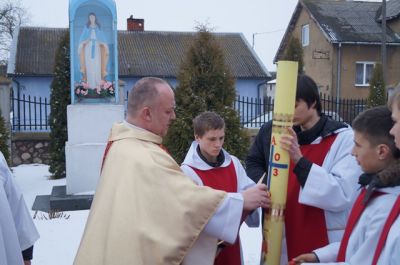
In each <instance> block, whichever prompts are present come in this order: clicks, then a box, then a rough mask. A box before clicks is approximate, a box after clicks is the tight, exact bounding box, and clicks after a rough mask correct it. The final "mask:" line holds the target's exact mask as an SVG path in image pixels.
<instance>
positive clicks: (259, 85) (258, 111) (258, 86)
mask: <svg viewBox="0 0 400 265" xmlns="http://www.w3.org/2000/svg"><path fill="white" fill-rule="evenodd" d="M267 83H268V80H265V81H262V82H261V83H259V84H257V98H258V99H260V101H261V92H260V90H261V86H262V85H265V84H267ZM261 105H262V104H260V109H258V110H257V115H259V114H262V107H261Z"/></svg>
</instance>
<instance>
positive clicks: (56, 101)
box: [49, 32, 71, 178]
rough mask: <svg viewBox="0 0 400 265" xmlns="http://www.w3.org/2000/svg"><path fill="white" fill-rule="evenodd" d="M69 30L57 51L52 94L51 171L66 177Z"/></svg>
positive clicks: (50, 122)
mask: <svg viewBox="0 0 400 265" xmlns="http://www.w3.org/2000/svg"><path fill="white" fill-rule="evenodd" d="M69 53H70V49H69V32H67V33H66V34H65V36H64V37H63V38H62V39H61V41H60V44H59V46H58V49H57V53H56V64H55V67H54V79H53V81H52V83H51V96H50V107H51V113H50V118H49V119H50V120H49V124H50V128H51V132H50V145H49V149H50V169H49V170H50V172H51V173H52V177H53V178H64V177H65V142H66V141H67V139H68V133H67V106H68V104H69V103H70V102H71V94H70V76H71V73H70V60H69V59H70V54H69Z"/></svg>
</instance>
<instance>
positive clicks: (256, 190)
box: [242, 184, 271, 211]
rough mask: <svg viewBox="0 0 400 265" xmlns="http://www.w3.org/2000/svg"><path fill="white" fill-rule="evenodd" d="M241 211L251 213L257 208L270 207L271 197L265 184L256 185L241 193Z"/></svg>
mask: <svg viewBox="0 0 400 265" xmlns="http://www.w3.org/2000/svg"><path fill="white" fill-rule="evenodd" d="M242 195H243V200H244V204H243V210H245V211H252V210H254V209H257V208H258V207H262V208H269V207H270V206H271V198H270V197H271V196H270V194H269V192H268V191H267V186H266V185H265V184H257V185H255V186H253V187H251V188H248V189H247V190H245V191H243V192H242Z"/></svg>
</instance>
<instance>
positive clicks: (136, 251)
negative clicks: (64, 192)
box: [74, 123, 226, 265]
mask: <svg viewBox="0 0 400 265" xmlns="http://www.w3.org/2000/svg"><path fill="white" fill-rule="evenodd" d="M110 141H113V144H112V146H111V148H110V149H109V152H108V155H107V157H106V159H105V161H104V166H103V171H102V174H101V178H100V180H99V183H98V186H97V189H96V193H95V196H94V200H93V203H92V207H91V210H90V214H89V218H88V221H87V223H86V227H85V232H84V235H83V237H82V241H81V243H80V246H79V249H78V253H77V255H76V257H75V261H74V265H90V264H93V265H94V264H95V265H102V264H103V265H158V264H159V265H169V264H176V265H178V264H181V262H182V260H183V258H184V257H185V255H186V254H187V251H188V249H189V248H190V247H191V246H192V245H193V243H194V242H195V241H196V239H197V237H198V236H199V234H200V233H201V231H202V230H203V228H204V226H205V225H206V224H207V222H208V221H209V219H210V218H211V217H212V216H213V214H214V212H215V211H216V210H217V208H218V206H219V205H220V203H221V202H222V201H223V199H224V197H225V195H226V193H225V192H222V191H217V190H213V189H211V188H208V187H203V186H197V185H195V184H194V183H193V182H192V180H191V179H190V178H189V177H187V176H185V175H184V174H183V173H182V171H181V169H180V168H179V166H178V164H177V163H176V162H175V160H174V159H173V158H172V157H171V156H170V155H169V154H168V153H167V152H165V151H164V150H163V149H161V148H160V146H159V145H160V144H161V141H162V138H161V137H159V136H157V135H155V134H153V133H151V132H148V131H145V130H141V129H139V128H130V127H128V126H127V125H125V124H123V123H120V124H115V125H114V126H113V128H112V131H111V136H110ZM88 159H90V158H88Z"/></svg>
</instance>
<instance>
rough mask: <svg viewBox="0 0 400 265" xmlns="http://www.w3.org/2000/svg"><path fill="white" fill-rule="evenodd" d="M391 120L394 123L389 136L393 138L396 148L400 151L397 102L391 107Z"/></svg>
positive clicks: (399, 117) (399, 116)
mask: <svg viewBox="0 0 400 265" xmlns="http://www.w3.org/2000/svg"><path fill="white" fill-rule="evenodd" d="M392 119H393V121H394V125H393V127H392V129H391V130H390V134H391V135H393V136H394V141H395V143H396V147H397V148H399V149H400V110H399V107H398V105H397V102H395V103H393V106H392Z"/></svg>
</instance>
